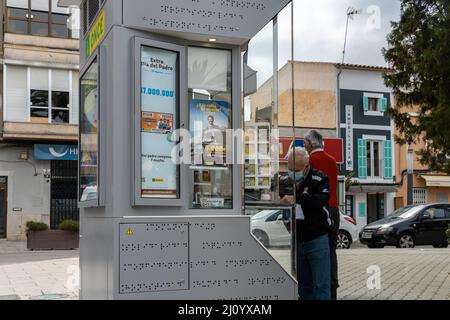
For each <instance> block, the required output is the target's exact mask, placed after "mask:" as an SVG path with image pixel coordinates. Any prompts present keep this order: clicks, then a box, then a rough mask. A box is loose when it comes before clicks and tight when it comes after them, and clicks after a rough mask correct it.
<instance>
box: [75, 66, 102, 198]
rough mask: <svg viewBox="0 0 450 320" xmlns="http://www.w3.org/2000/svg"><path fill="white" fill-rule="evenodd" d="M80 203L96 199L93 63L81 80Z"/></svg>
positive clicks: (96, 169) (95, 114) (96, 121)
mask: <svg viewBox="0 0 450 320" xmlns="http://www.w3.org/2000/svg"><path fill="white" fill-rule="evenodd" d="M80 89H81V105H80V107H81V110H80V112H81V117H80V160H79V161H80V201H81V202H85V201H91V200H97V199H98V190H97V189H98V178H97V177H98V174H97V173H98V68H97V61H94V62H93V63H92V64H91V66H90V67H89V69H88V70H87V71H86V73H85V74H84V75H83V77H82V78H81V85H80Z"/></svg>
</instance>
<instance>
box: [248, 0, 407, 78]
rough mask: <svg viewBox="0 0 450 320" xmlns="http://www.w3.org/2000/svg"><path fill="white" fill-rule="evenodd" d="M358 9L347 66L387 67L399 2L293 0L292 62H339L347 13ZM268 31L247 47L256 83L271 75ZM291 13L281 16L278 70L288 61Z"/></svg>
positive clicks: (351, 24)
mask: <svg viewBox="0 0 450 320" xmlns="http://www.w3.org/2000/svg"><path fill="white" fill-rule="evenodd" d="M350 6H351V7H354V8H357V9H360V10H361V13H360V14H358V15H356V16H355V17H354V19H353V20H350V21H349V28H348V38H347V50H346V57H345V62H346V63H355V64H365V65H373V66H385V65H386V63H385V61H384V58H383V56H382V54H381V50H382V48H384V47H386V46H387V41H386V37H387V35H388V34H389V32H390V30H391V21H398V20H399V18H400V0H294V28H295V31H294V38H295V45H294V52H295V54H294V59H295V60H301V61H322V62H341V60H342V49H343V46H344V37H345V25H346V20H347V15H346V13H347V8H348V7H350ZM272 34H273V32H272V26H271V25H268V26H266V28H264V29H263V30H262V31H261V32H260V33H259V34H258V35H257V36H256V37H255V38H254V39H253V40H252V41H251V43H250V46H249V65H250V66H251V67H252V68H253V69H255V70H258V84H259V85H260V84H261V83H262V82H264V81H265V80H267V79H268V78H269V77H270V76H271V75H272V74H271V70H270V69H271V61H272ZM290 37H291V33H290V8H286V9H285V10H283V11H282V12H281V13H280V15H279V50H278V52H279V66H280V67H281V66H282V65H284V64H285V63H286V62H287V60H289V59H290V42H291V41H290Z"/></svg>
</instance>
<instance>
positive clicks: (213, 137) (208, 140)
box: [190, 100, 230, 165]
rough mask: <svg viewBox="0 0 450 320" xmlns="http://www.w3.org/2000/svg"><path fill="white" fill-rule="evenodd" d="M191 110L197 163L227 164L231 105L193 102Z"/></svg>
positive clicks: (207, 101)
mask: <svg viewBox="0 0 450 320" xmlns="http://www.w3.org/2000/svg"><path fill="white" fill-rule="evenodd" d="M190 108H191V110H190V114H191V120H190V121H191V123H190V127H191V128H192V129H193V131H194V132H193V133H194V139H193V141H194V146H193V150H194V159H195V163H196V164H203V165H217V164H219V165H222V164H225V157H226V130H227V129H229V123H230V120H229V116H230V110H229V104H228V103H227V102H224V101H214V100H192V101H191V106H190Z"/></svg>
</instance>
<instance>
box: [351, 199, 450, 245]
mask: <svg viewBox="0 0 450 320" xmlns="http://www.w3.org/2000/svg"><path fill="white" fill-rule="evenodd" d="M449 224H450V204H449V203H434V204H427V205H416V206H407V207H404V208H401V209H398V210H396V211H394V212H393V213H392V214H390V215H388V216H387V217H386V218H384V219H382V220H379V221H376V222H373V223H371V224H369V225H367V226H366V227H364V228H363V229H362V230H361V232H360V234H359V239H360V241H361V243H362V244H365V245H367V246H368V247H369V248H383V247H384V246H396V247H398V248H414V247H415V246H417V245H432V246H433V247H435V248H447V247H448V242H447V237H446V234H445V230H446V229H447V227H448V225H449Z"/></svg>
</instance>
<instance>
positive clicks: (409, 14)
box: [383, 0, 450, 173]
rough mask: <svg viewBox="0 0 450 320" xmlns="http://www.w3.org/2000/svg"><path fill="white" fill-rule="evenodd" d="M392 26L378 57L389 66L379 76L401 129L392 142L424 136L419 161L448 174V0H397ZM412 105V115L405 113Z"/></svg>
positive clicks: (407, 141) (449, 34) (449, 28)
mask: <svg viewBox="0 0 450 320" xmlns="http://www.w3.org/2000/svg"><path fill="white" fill-rule="evenodd" d="M392 29H393V30H392V31H391V33H390V34H389V35H388V43H389V49H383V55H384V57H385V59H386V61H387V62H388V63H389V64H390V66H391V67H392V68H393V71H392V72H387V73H386V74H385V75H384V80H385V83H386V85H387V86H388V87H390V88H392V90H393V93H394V95H395V96H396V98H397V107H396V108H390V112H391V114H392V117H393V119H394V121H395V124H396V126H397V128H398V129H399V132H400V135H398V136H397V137H396V140H397V142H398V143H401V144H405V143H408V144H413V143H416V142H418V141H420V139H424V140H425V142H426V143H425V148H424V149H423V150H420V151H419V152H418V156H419V160H420V162H421V163H422V164H426V165H428V166H429V168H430V169H431V170H437V171H443V172H447V173H450V1H449V0H402V4H401V18H400V21H399V22H393V23H392ZM413 107H416V108H418V111H419V112H418V115H417V117H411V116H410V114H411V113H410V112H408V109H409V111H412V110H411V109H410V108H413ZM416 111H417V110H416Z"/></svg>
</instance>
